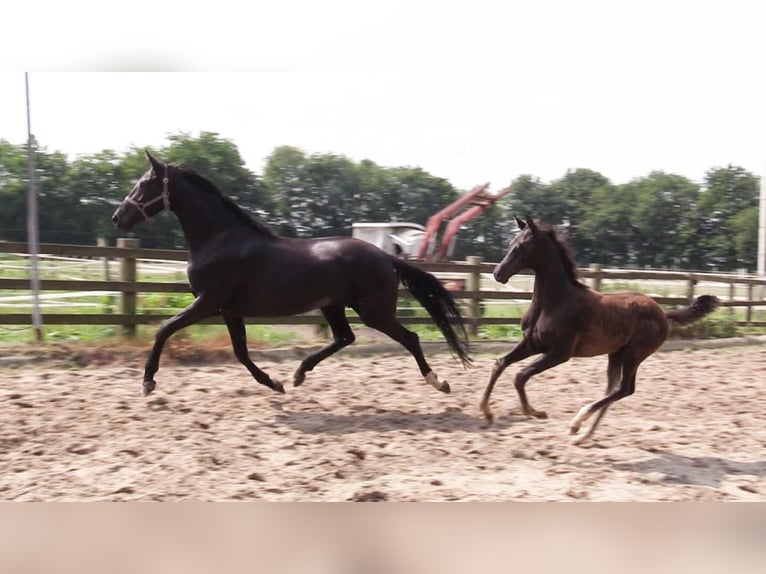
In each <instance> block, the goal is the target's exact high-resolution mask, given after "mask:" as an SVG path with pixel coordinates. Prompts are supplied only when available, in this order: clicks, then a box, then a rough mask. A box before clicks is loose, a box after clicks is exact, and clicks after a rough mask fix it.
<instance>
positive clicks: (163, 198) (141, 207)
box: [125, 166, 170, 220]
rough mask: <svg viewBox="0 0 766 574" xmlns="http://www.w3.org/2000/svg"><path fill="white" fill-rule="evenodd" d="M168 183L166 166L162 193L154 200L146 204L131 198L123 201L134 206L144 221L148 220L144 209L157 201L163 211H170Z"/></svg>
mask: <svg viewBox="0 0 766 574" xmlns="http://www.w3.org/2000/svg"><path fill="white" fill-rule="evenodd" d="M169 183H170V180H169V179H168V166H165V175H164V176H163V178H162V193H161V194H160V195H158V196H157V197H155V198H154V199H150V200H149V201H147V202H146V203H143V202H141V201H136V200H135V199H133V198H132V197H128V198H127V199H126V200H125V201H126V202H127V203H129V204H131V205H132V206H134V207H135V208H136V209H137V210H138V211H139V213H141V215H143V216H144V219H146V220H149V219H150V218H151V216H150V215H148V214H147V213H146V208H147V207H149V206H150V205H154V204H155V203H157V202H158V201H162V207H163V209H165V211H170V190H169V189H168V184H169Z"/></svg>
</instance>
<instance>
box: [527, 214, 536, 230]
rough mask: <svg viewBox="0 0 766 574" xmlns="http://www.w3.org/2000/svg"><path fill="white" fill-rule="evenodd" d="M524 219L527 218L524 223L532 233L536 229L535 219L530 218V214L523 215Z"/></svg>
mask: <svg viewBox="0 0 766 574" xmlns="http://www.w3.org/2000/svg"><path fill="white" fill-rule="evenodd" d="M525 219H526V220H527V225H526V226H527V227H529V230H530V231H531V232H532V233H534V232H535V231H537V224H536V223H535V220H534V219H532V217H531V216H529V215H527V216H525Z"/></svg>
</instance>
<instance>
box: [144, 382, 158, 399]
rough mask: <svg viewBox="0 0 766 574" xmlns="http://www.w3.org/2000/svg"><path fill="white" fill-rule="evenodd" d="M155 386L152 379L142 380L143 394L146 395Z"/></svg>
mask: <svg viewBox="0 0 766 574" xmlns="http://www.w3.org/2000/svg"><path fill="white" fill-rule="evenodd" d="M156 386H157V383H155V382H154V381H144V386H143V390H142V394H143V396H145V397H148V396H149V395H150V394H151V392H152V391H153V390H154V388H155V387H156Z"/></svg>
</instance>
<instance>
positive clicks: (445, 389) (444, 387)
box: [439, 381, 452, 395]
mask: <svg viewBox="0 0 766 574" xmlns="http://www.w3.org/2000/svg"><path fill="white" fill-rule="evenodd" d="M439 390H440V391H441V392H443V393H444V394H445V395H448V394H449V393H450V391H451V390H452V389H451V388H450V386H449V383H448V382H447V381H442V386H441V387H439Z"/></svg>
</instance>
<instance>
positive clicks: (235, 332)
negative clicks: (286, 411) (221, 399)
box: [223, 315, 285, 393]
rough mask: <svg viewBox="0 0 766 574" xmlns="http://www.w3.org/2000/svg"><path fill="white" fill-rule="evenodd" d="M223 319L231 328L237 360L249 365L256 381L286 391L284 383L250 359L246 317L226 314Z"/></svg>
mask: <svg viewBox="0 0 766 574" xmlns="http://www.w3.org/2000/svg"><path fill="white" fill-rule="evenodd" d="M223 320H224V321H225V322H226V328H227V329H228V330H229V337H231V346H232V347H234V355H235V356H236V357H237V360H238V361H239V362H240V363H242V364H243V365H245V367H247V370H248V371H250V374H251V375H253V378H255V380H256V381H258V382H259V383H261V384H262V385H265V386H267V387H269V388H270V389H271V390H273V391H277V392H280V393H284V392H285V388H284V387H283V386H282V383H280V382H279V381H275V380H273V379H272V378H271V377H269V376H268V375H267V374H266V373H264V372H263V371H262V370H261V369H259V368H258V367H256V366H255V363H253V361H252V360H251V359H250V353H248V351H247V331H246V330H245V321H244V319H243V318H242V317H239V316H235V315H224V316H223Z"/></svg>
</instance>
